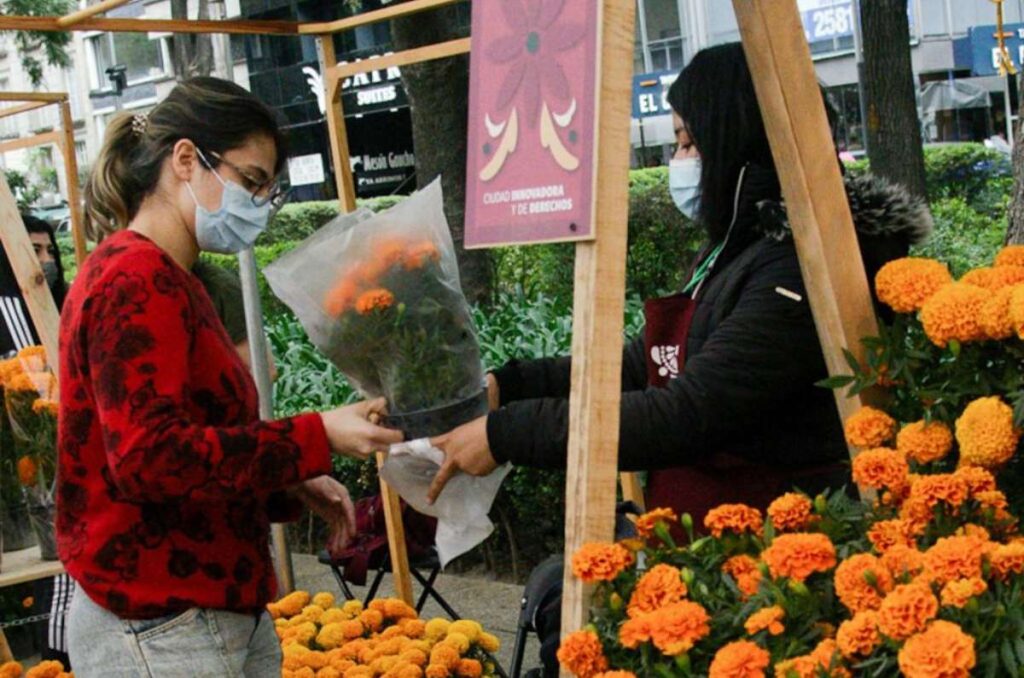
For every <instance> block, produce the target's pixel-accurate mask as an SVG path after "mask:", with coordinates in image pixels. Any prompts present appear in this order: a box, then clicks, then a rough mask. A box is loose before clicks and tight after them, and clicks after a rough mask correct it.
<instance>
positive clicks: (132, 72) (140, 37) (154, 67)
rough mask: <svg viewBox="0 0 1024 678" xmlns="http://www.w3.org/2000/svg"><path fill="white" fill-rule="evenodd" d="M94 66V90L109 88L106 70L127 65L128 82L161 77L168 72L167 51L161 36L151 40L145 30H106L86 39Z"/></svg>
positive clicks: (133, 82) (164, 40) (130, 83)
mask: <svg viewBox="0 0 1024 678" xmlns="http://www.w3.org/2000/svg"><path fill="white" fill-rule="evenodd" d="M88 42H89V47H90V51H91V52H92V55H93V60H94V63H95V65H96V68H95V70H94V72H93V73H92V76H93V78H94V80H93V82H92V86H93V89H99V90H105V89H110V88H111V85H110V80H109V78H108V77H107V72H106V71H107V69H108V68H111V67H113V66H126V67H127V69H128V70H127V73H126V75H127V77H128V84H129V85H132V84H135V83H137V82H142V81H144V80H150V79H153V78H162V77H165V76H167V75H169V74H170V64H169V52H168V47H167V41H166V39H164V38H161V39H158V40H150V39H149V38H148V37H147V36H146V34H145V33H107V34H106V35H97V36H95V37H92V38H89V39H88Z"/></svg>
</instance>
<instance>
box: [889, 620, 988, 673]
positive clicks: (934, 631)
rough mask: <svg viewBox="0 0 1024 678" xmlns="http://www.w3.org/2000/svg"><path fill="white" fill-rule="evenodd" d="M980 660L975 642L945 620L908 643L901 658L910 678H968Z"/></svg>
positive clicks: (901, 667)
mask: <svg viewBox="0 0 1024 678" xmlns="http://www.w3.org/2000/svg"><path fill="white" fill-rule="evenodd" d="M976 660H977V658H976V657H975V653H974V638H972V637H971V636H970V635H968V634H966V633H964V632H963V630H962V629H961V628H960V627H959V626H957V625H956V624H954V623H953V622H948V621H944V620H938V621H935V622H932V624H931V625H930V626H929V627H928V630H927V631H925V632H924V633H919V634H917V635H915V636H913V637H912V638H910V639H909V640H907V642H906V643H904V644H903V648H902V649H900V652H899V656H898V661H899V665H900V671H901V672H902V673H903V675H904V676H906V677H907V678H935V677H938V676H941V677H942V678H968V677H969V676H970V675H971V669H973V668H974V665H975V663H976Z"/></svg>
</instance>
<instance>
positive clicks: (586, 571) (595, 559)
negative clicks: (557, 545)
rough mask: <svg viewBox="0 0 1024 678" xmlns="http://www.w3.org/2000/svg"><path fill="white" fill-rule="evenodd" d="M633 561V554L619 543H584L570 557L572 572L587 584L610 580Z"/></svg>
mask: <svg viewBox="0 0 1024 678" xmlns="http://www.w3.org/2000/svg"><path fill="white" fill-rule="evenodd" d="M633 561H634V558H633V554H632V553H630V552H629V551H628V550H626V549H625V548H623V547H622V546H621V545H619V544H584V545H583V547H582V548H580V550H579V551H577V552H576V554H575V555H574V556H573V557H572V572H573V574H574V575H576V577H577V578H579V579H581V580H582V581H584V582H586V583H588V584H592V583H595V582H599V581H612V580H613V579H615V578H616V577H617V576H619V573H621V572H622V571H623V570H625V569H626V568H627V567H629V566H630V565H632V564H633Z"/></svg>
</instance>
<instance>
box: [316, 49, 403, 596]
mask: <svg viewBox="0 0 1024 678" xmlns="http://www.w3.org/2000/svg"><path fill="white" fill-rule="evenodd" d="M320 57H321V70H322V72H323V81H324V88H325V90H326V92H325V93H324V103H325V109H326V116H327V129H328V131H329V132H330V135H331V158H332V160H333V162H334V177H335V181H336V182H337V186H338V203H339V206H340V208H341V211H342V212H352V211H353V210H355V208H356V188H355V183H354V182H353V180H352V165H351V163H349V151H348V134H347V131H346V130H345V115H344V113H343V111H342V109H341V78H339V77H338V76H337V75H336V70H337V67H338V57H337V55H336V54H335V51H334V36H332V35H327V34H324V35H321V36H320ZM383 465H384V454H383V453H378V454H377V466H378V468H379V467H380V466H383ZM380 494H381V500H382V503H383V504H384V525H385V526H386V527H387V531H388V549H389V551H390V554H391V577H392V581H393V583H394V587H395V595H397V596H398V597H399V598H401V599H402V600H404V601H405V602H406V603H408V604H409V605H413V604H415V600H414V599H413V596H412V574H411V572H410V571H409V554H408V552H407V551H406V545H405V525H403V524H402V503H401V498H400V497H399V496H398V493H397V492H395V491H394V490H392V489H391V487H389V486H388V484H387V483H385V482H384V479H383V478H381V480H380Z"/></svg>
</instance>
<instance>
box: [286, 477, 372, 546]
mask: <svg viewBox="0 0 1024 678" xmlns="http://www.w3.org/2000/svg"><path fill="white" fill-rule="evenodd" d="M291 492H292V494H293V495H294V496H295V497H296V498H297V499H299V500H301V501H302V503H303V504H305V505H306V508H308V509H309V510H310V511H312V512H313V513H315V514H316V515H318V516H319V517H320V518H322V519H323V521H324V522H326V523H327V526H328V527H329V528H330V535H329V536H328V538H327V552H328V553H330V554H331V557H332V558H336V557H338V555H339V553H340V552H341V551H342V550H343V549H344V548H345V547H346V546H348V544H349V542H350V541H351V540H352V538H353V537H354V536H355V535H356V508H355V505H353V503H352V498H351V497H350V496H349V493H348V489H347V488H346V487H345V486H344V485H342V484H341V483H339V482H338V481H337V480H335V479H334V478H332V477H331V476H320V477H318V478H311V479H310V480H307V481H306V482H304V483H300V484H298V485H296V486H295V487H294V488H292V490H291Z"/></svg>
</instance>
